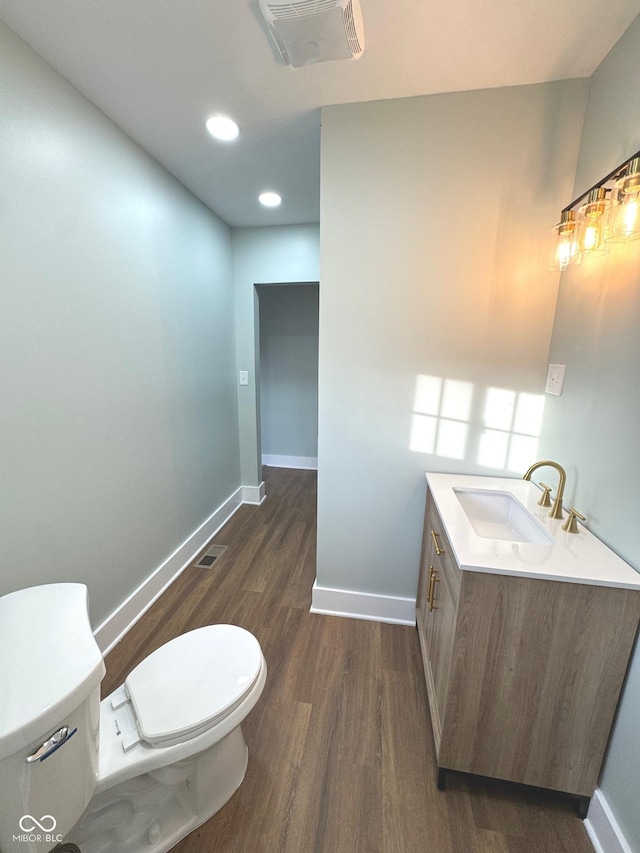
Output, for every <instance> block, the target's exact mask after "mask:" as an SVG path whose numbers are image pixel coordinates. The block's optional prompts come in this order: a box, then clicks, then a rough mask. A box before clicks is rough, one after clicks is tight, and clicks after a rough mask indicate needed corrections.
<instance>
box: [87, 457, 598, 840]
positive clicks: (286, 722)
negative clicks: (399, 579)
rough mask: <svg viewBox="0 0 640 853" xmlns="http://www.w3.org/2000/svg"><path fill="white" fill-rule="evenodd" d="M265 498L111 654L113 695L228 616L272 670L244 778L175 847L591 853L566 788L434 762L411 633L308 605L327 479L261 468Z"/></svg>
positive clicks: (253, 726) (236, 519)
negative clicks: (523, 784) (166, 652)
mask: <svg viewBox="0 0 640 853" xmlns="http://www.w3.org/2000/svg"><path fill="white" fill-rule="evenodd" d="M265 480H266V484H267V495H268V497H267V500H266V501H265V502H264V503H263V505H262V506H260V507H252V506H243V507H241V508H240V509H239V510H238V512H237V513H236V514H235V515H234V516H233V518H232V519H230V521H229V522H228V523H227V524H226V525H225V527H224V528H223V529H222V530H221V531H220V532H219V533H218V534H217V536H216V537H215V539H214V542H216V543H218V544H220V545H227V546H228V549H227V551H226V552H225V553H224V555H223V556H222V557H220V558H218V560H217V561H216V562H215V563H214V565H213V567H212V568H211V569H195V568H189V569H187V570H186V571H185V572H184V573H183V574H182V575H181V576H180V577H179V578H178V580H177V581H176V582H175V583H174V584H173V585H172V586H171V587H170V588H169V589H168V590H167V592H165V593H164V595H163V596H162V597H161V598H160V599H159V600H158V602H156V604H155V605H154V606H153V607H152V608H151V609H150V610H149V611H148V612H147V613H146V614H145V616H144V617H143V618H142V619H141V620H140V622H138V624H137V625H135V626H134V627H133V629H132V630H131V631H130V632H129V633H128V634H127V636H126V638H125V639H124V640H123V641H122V642H121V643H120V644H119V645H118V646H117V647H116V648H115V649H114V650H113V651H112V652H111V654H110V655H109V656H108V657H107V661H106V663H107V675H106V677H105V680H104V682H103V695H106V694H107V693H109V692H110V691H111V690H112V689H114V688H115V687H117V686H118V685H119V684H120V683H122V681H123V679H124V677H125V676H126V674H127V672H128V671H129V670H130V669H131V668H132V667H133V666H135V665H136V664H137V663H138V662H139V661H140V660H142V658H144V657H145V656H146V655H147V654H149V653H150V652H151V651H153V649H155V648H157V647H158V646H159V645H161V644H162V643H164V642H166V641H167V640H169V639H171V638H172V637H174V636H176V635H178V634H180V633H183V632H184V631H187V630H190V629H192V628H197V627H199V626H201V625H206V624H210V623H215V622H231V623H234V624H236V625H241V626H242V627H244V628H247V629H248V630H249V631H251V632H252V633H253V634H255V636H256V637H257V638H258V640H259V641H260V643H261V645H262V649H263V651H264V654H265V657H266V660H267V664H268V676H267V684H266V687H265V690H264V692H263V694H262V697H261V699H260V700H259V702H258V704H257V705H256V707H255V708H254V710H253V711H252V712H251V713H250V714H249V716H248V717H247V719H246V720H245V722H244V724H243V731H244V735H245V739H246V741H247V745H248V747H249V767H248V769H247V775H246V777H245V780H244V782H243V783H242V785H241V787H240V789H239V790H238V791H237V792H236V794H235V795H234V796H233V797H232V799H231V800H230V801H229V802H228V803H227V805H226V806H224V808H223V809H221V810H220V811H219V812H218V813H217V814H216V815H214V817H213V818H211V820H209V821H207V823H205V824H204V825H203V826H201V827H200V828H199V829H197V830H195V831H194V832H192V833H191V835H189V836H187V838H185V839H184V840H183V841H181V842H180V843H179V844H178V845H177V846H176V847H175V848H174V850H175V851H177V853H200V851H225V853H422V851H424V853H555V851H558V853H593V848H592V846H591V844H590V842H589V840H588V837H587V834H586V832H585V830H584V827H583V825H582V822H581V821H580V820H579V819H578V818H577V817H576V816H575V814H574V813H573V812H572V810H571V804H570V802H569V801H568V800H567V799H566V798H564V797H563V796H561V795H554V794H552V793H548V792H542V791H529V790H527V791H524V790H523V789H521V788H518V787H517V786H513V785H509V784H508V783H502V782H496V781H490V780H483V779H478V778H474V777H465V776H461V775H457V774H451V777H450V780H449V781H448V787H447V790H446V791H445V792H441V791H438V790H437V788H436V784H435V778H436V764H435V756H434V747H433V740H432V734H431V728H430V723H429V715H428V711H427V705H426V702H427V699H426V690H425V685H424V676H423V673H422V664H421V660H420V652H419V646H418V636H417V631H416V629H415V628H409V627H404V626H398V625H384V624H381V623H376V622H365V621H360V620H353V619H340V618H337V617H332V616H320V615H317V614H310V613H309V606H310V603H311V586H312V583H313V580H314V576H315V536H316V524H315V517H316V501H315V497H316V494H315V484H316V476H315V473H314V472H311V471H291V470H284V469H276V468H266V469H265Z"/></svg>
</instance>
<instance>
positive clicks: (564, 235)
mask: <svg viewBox="0 0 640 853" xmlns="http://www.w3.org/2000/svg"><path fill="white" fill-rule="evenodd" d="M579 263H580V246H579V241H578V223H577V222H576V214H575V211H573V210H563V211H562V216H561V218H560V222H558V224H557V225H556V226H555V227H554V229H553V248H552V259H551V269H554V270H560V271H563V270H566V268H567V267H568V266H569V265H570V264H579Z"/></svg>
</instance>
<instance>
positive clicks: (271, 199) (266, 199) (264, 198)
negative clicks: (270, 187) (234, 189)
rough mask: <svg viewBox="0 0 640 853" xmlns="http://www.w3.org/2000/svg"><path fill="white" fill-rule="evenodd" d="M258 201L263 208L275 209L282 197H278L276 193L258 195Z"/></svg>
mask: <svg viewBox="0 0 640 853" xmlns="http://www.w3.org/2000/svg"><path fill="white" fill-rule="evenodd" d="M258 201H259V202H260V204H263V205H264V206H265V207H277V206H278V205H279V204H280V202H281V201H282V196H279V195H278V193H273V192H266V193H260V195H259V196H258Z"/></svg>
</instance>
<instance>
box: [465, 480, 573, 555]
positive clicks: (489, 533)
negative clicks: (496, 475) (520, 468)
mask: <svg viewBox="0 0 640 853" xmlns="http://www.w3.org/2000/svg"><path fill="white" fill-rule="evenodd" d="M453 491H454V493H455V496H456V497H457V498H458V500H459V501H460V505H461V507H462V509H463V510H464V512H465V515H466V516H467V518H468V519H469V521H470V522H471V526H472V527H473V529H474V530H475V532H476V533H477V534H478V536H481V537H482V538H483V539H507V540H509V541H510V542H528V543H531V544H534V545H535V544H539V545H549V544H551V545H556V544H557V542H556V540H555V539H554V538H553V536H551V534H550V533H547V531H546V530H545V529H544V527H543V526H542V525H541V524H540V522H539V521H538V520H537V518H534V517H533V516H532V515H531V513H530V512H529V511H528V510H527V509H525V508H524V506H523V505H522V504H521V503H520V501H519V500H518V499H517V498H515V497H514V496H513V495H512V494H510V493H509V492H503V491H498V490H494V489H456V488H454V489H453Z"/></svg>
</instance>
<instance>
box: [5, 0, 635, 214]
mask: <svg viewBox="0 0 640 853" xmlns="http://www.w3.org/2000/svg"><path fill="white" fill-rule="evenodd" d="M361 6H362V12H363V18H364V30H365V41H366V48H365V53H364V56H363V57H362V58H361V59H359V60H356V61H346V62H329V63H323V64H320V65H315V66H310V67H307V68H301V69H296V70H294V69H291V68H288V67H285V66H284V65H282V62H281V60H280V59H279V58H278V56H277V55H276V52H275V51H274V49H273V47H272V44H271V41H270V40H269V37H268V36H267V33H266V30H265V27H264V23H263V22H262V19H261V17H260V14H259V12H258V0H0V19H2V20H3V21H4V22H5V23H7V24H8V25H9V26H10V27H11V28H12V29H13V30H15V32H16V33H18V35H20V36H21V37H22V38H23V39H24V40H25V41H26V42H28V44H30V45H31V46H32V47H33V48H34V49H35V50H36V51H37V52H38V53H39V54H40V55H41V56H42V57H43V58H44V59H46V60H47V61H48V62H49V63H50V64H51V65H52V66H53V67H54V68H55V69H56V70H57V71H59V72H60V73H61V74H62V75H63V76H64V77H66V78H67V79H68V80H69V81H70V82H71V83H72V84H73V85H74V86H75V87H76V88H77V89H79V90H80V91H81V92H82V93H83V94H84V95H85V96H86V97H87V98H89V100H91V101H93V103H94V104H96V105H97V106H98V107H100V109H101V110H102V111H103V112H104V113H106V114H107V115H108V116H109V117H110V118H111V119H113V121H114V122H116V124H118V125H119V126H120V127H121V128H122V129H123V130H124V131H125V132H126V133H128V134H129V136H131V137H132V138H133V139H135V140H136V142H138V143H139V144H140V145H141V146H142V147H143V148H144V149H146V150H147V151H148V152H149V153H150V154H152V155H153V156H154V157H155V158H156V159H157V160H158V161H159V162H160V163H162V164H163V165H164V166H165V167H166V168H167V169H168V170H169V171H170V172H172V173H173V174H174V175H175V176H176V177H177V178H179V180H180V181H182V183H183V184H185V186H187V187H188V188H189V189H190V190H191V191H192V192H193V193H194V194H195V195H196V196H198V197H199V198H200V199H202V201H203V202H205V204H207V205H208V206H209V207H211V208H212V209H213V210H214V211H215V212H216V213H218V214H219V215H220V216H221V217H222V218H223V219H224V220H225V221H226V222H228V223H229V224H230V225H233V226H246V225H270V224H275V225H281V224H294V223H305V222H317V221H318V220H319V212H320V200H319V194H320V111H319V107H321V106H323V105H327V104H339V103H349V102H357V101H370V100H378V99H383V98H398V97H408V96H412V95H423V94H431V93H435V92H452V91H460V90H464V89H480V88H486V87H493V86H512V85H518V84H523V83H537V82H541V81H544V80H555V79H561V78H565V77H582V76H588V75H590V74H591V73H592V72H593V71H594V69H595V68H596V67H597V66H598V64H599V63H600V61H601V60H602V59H603V58H604V56H605V55H606V54H607V53H608V51H609V50H610V49H611V47H612V46H613V45H614V44H615V42H616V41H617V40H618V38H619V37H620V36H621V35H622V33H623V32H624V31H625V29H626V28H627V27H628V26H629V25H630V24H631V22H632V21H633V19H634V18H635V17H636V16H637V15H638V14H639V13H640V0H606V2H605V3H603V2H602V0H361ZM217 112H222V113H227V114H229V115H231V116H233V117H234V118H235V119H236V120H237V121H238V122H239V123H240V125H241V127H242V135H241V137H240V139H239V140H238V142H236V143H234V144H228V143H227V144H221V143H217V142H215V141H214V140H213V139H212V138H211V137H210V136H209V135H208V134H207V132H206V130H205V127H204V122H205V120H206V118H207V117H208V116H209V115H211V114H213V113H217ZM263 189H275V190H277V191H278V192H280V193H281V195H282V196H283V203H282V206H281V207H280V208H278V209H274V210H265V209H262V208H260V206H259V205H258V204H257V201H256V196H257V195H258V193H259V192H260V191H262V190H263Z"/></svg>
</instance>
